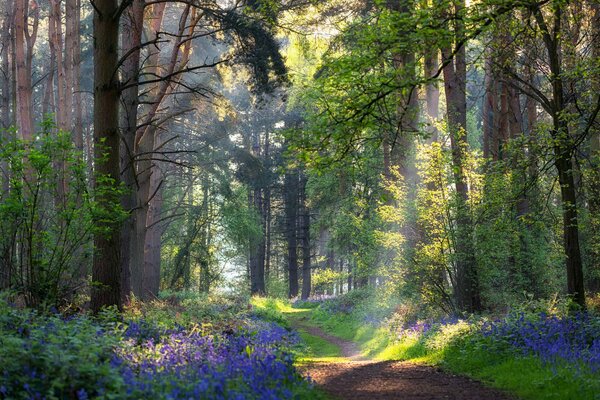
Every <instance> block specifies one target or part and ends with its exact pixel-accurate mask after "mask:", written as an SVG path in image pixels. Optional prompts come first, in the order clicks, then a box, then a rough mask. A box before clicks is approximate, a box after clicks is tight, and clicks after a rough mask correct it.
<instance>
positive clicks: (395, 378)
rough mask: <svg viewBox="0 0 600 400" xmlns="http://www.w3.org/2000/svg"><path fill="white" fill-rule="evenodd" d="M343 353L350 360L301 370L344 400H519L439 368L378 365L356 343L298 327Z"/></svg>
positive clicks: (405, 363)
mask: <svg viewBox="0 0 600 400" xmlns="http://www.w3.org/2000/svg"><path fill="white" fill-rule="evenodd" d="M295 325H296V327H297V328H301V329H303V330H305V331H307V332H308V333H310V334H311V335H314V336H319V337H321V338H323V339H325V340H327V341H329V342H331V343H333V344H335V345H337V346H339V348H340V349H341V352H342V355H343V356H344V357H345V358H346V360H347V361H346V360H343V361H340V362H313V363H309V364H306V365H303V366H302V367H301V371H302V372H303V373H304V374H306V375H308V376H310V377H311V378H312V379H313V380H314V381H315V382H316V384H317V385H318V386H319V387H320V388H322V389H323V390H324V391H325V392H326V393H327V394H328V395H330V396H331V397H333V398H334V399H340V400H362V399H365V400H388V399H402V400H412V399H418V400H433V399H449V400H515V397H513V396H510V395H508V394H506V393H503V392H501V391H499V390H496V389H491V388H487V387H485V386H483V384H481V383H480V382H477V381H474V380H472V379H469V378H466V377H463V376H458V375H452V374H449V373H447V372H444V371H442V370H440V369H439V368H435V367H431V366H425V365H417V364H413V363H410V362H400V361H374V360H369V359H367V358H365V357H363V356H362V355H361V354H360V351H359V349H358V346H356V344H355V343H353V342H349V341H347V340H343V339H340V338H338V337H335V336H332V335H329V334H327V333H325V332H323V331H322V330H321V329H319V328H318V327H315V326H310V325H307V324H304V323H302V322H300V321H296V323H295Z"/></svg>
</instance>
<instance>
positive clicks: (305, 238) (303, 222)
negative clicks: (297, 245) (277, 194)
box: [299, 173, 312, 300]
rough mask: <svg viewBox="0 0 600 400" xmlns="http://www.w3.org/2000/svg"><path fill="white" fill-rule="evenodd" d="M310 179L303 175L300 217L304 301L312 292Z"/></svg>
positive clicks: (301, 179) (301, 180) (302, 296)
mask: <svg viewBox="0 0 600 400" xmlns="http://www.w3.org/2000/svg"><path fill="white" fill-rule="evenodd" d="M307 181H308V178H307V177H306V174H305V173H303V174H302V177H301V178H300V190H299V191H300V203H301V209H302V211H301V213H300V214H301V215H300V227H301V231H302V233H301V237H302V295H301V298H302V300H306V299H308V298H309V297H310V293H311V290H312V283H311V275H312V271H311V257H310V210H309V209H308V204H307V199H306V183H307Z"/></svg>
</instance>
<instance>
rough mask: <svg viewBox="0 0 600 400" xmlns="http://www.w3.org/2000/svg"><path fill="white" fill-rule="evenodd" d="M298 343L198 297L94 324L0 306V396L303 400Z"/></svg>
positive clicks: (249, 315)
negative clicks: (294, 351) (295, 356)
mask: <svg viewBox="0 0 600 400" xmlns="http://www.w3.org/2000/svg"><path fill="white" fill-rule="evenodd" d="M204 302H206V303H204ZM298 341H299V338H298V337H297V335H296V334H295V333H294V332H290V331H289V330H287V329H285V328H284V327H282V326H281V325H278V324H276V323H274V322H273V321H268V320H265V319H263V318H260V316H259V315H256V314H255V313H253V312H252V311H251V310H248V307H247V305H245V304H242V303H239V304H236V303H234V302H229V303H227V302H210V301H208V299H206V298H203V299H188V301H183V302H181V301H178V300H177V301H173V302H169V301H162V302H155V303H154V304H153V305H147V306H141V305H138V306H134V307H131V308H130V309H129V310H127V312H126V313H125V314H118V313H116V312H111V311H110V310H108V311H106V312H104V313H103V314H102V315H101V316H99V317H97V318H92V317H90V316H89V315H87V314H82V313H77V314H73V315H70V316H66V315H65V314H61V313H58V312H48V313H39V312H35V311H31V310H17V309H15V308H14V307H12V306H10V305H8V304H7V303H6V302H4V301H2V302H0V366H1V372H0V397H2V398H9V399H79V400H82V399H91V398H99V399H142V398H148V399H150V398H151V399H189V398H194V399H240V400H241V399H292V398H297V399H304V398H305V399H312V398H315V397H316V396H317V394H314V390H313V389H312V385H311V383H310V382H309V381H307V380H306V379H305V378H304V377H302V376H301V375H300V374H299V373H298V371H297V370H296V368H295V367H294V365H293V356H292V352H291V349H292V347H293V346H295V345H297V343H298Z"/></svg>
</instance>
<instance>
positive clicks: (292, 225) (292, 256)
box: [283, 169, 298, 298]
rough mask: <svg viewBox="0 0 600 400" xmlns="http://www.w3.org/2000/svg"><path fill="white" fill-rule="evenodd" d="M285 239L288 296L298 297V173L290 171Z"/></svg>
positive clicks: (285, 195)
mask: <svg viewBox="0 0 600 400" xmlns="http://www.w3.org/2000/svg"><path fill="white" fill-rule="evenodd" d="M283 192H284V202H285V237H286V243H287V269H288V283H289V290H288V295H289V297H290V298H293V297H296V296H298V242H297V229H296V221H297V215H298V172H297V170H295V169H293V170H290V169H288V170H287V171H286V173H285V178H284V189H283Z"/></svg>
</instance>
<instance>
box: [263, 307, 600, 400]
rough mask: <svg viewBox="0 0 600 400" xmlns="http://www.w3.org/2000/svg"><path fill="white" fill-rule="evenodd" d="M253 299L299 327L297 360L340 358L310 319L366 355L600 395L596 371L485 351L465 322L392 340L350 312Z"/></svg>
mask: <svg viewBox="0 0 600 400" xmlns="http://www.w3.org/2000/svg"><path fill="white" fill-rule="evenodd" d="M253 304H256V306H257V307H266V308H269V309H270V311H269V312H272V313H275V314H278V315H279V316H278V318H282V319H285V320H286V323H287V324H288V326H297V327H299V333H300V336H301V338H302V339H303V341H304V343H305V346H304V347H303V348H301V349H299V351H298V357H297V363H298V364H300V365H301V364H304V363H308V362H334V361H340V360H343V358H340V349H339V348H338V347H337V346H336V345H334V344H332V343H330V342H328V341H327V340H325V339H322V338H320V337H318V336H314V335H311V334H309V333H308V332H307V331H306V330H304V329H302V324H304V325H314V326H318V327H320V328H321V329H323V331H325V332H327V333H328V334H330V335H333V336H337V337H339V338H342V339H344V340H350V341H354V342H355V343H357V344H358V345H359V347H360V349H361V350H362V352H363V354H364V355H366V356H368V357H371V358H374V359H378V360H404V361H410V362H414V363H420V364H426V365H435V366H439V367H441V368H443V369H445V370H447V371H449V372H452V373H456V374H461V375H466V376H469V377H472V378H475V379H477V380H480V381H482V382H484V383H485V384H486V385H488V386H491V387H495V388H498V389H501V390H505V391H508V392H510V393H513V394H514V395H516V396H518V397H519V398H522V399H525V400H546V399H548V400H550V399H562V400H600V376H598V374H595V375H594V374H591V373H586V372H581V371H580V370H578V369H577V368H574V367H573V366H569V365H566V364H565V365H563V366H551V365H547V364H544V363H543V362H542V361H541V360H540V359H538V358H536V357H532V356H529V357H524V356H520V355H516V354H514V353H508V352H504V353H498V352H491V351H488V350H486V349H485V348H483V347H481V345H480V342H478V341H477V340H471V339H472V338H474V335H476V332H475V330H474V329H473V327H472V326H471V325H469V324H467V323H466V322H463V323H459V324H454V325H447V326H444V327H443V328H441V329H440V330H439V331H435V332H433V333H431V334H429V335H425V336H417V335H414V336H407V337H405V338H403V339H402V340H400V341H394V340H392V338H391V337H390V333H389V331H387V330H386V329H384V328H378V327H375V326H373V325H370V324H365V323H362V322H360V320H359V318H358V317H356V316H355V315H353V314H325V313H322V312H320V310H318V309H317V310H315V309H314V308H312V307H311V308H308V307H304V306H303V307H302V308H294V307H292V306H291V304H290V303H288V302H285V301H282V300H272V299H260V300H253Z"/></svg>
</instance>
